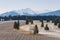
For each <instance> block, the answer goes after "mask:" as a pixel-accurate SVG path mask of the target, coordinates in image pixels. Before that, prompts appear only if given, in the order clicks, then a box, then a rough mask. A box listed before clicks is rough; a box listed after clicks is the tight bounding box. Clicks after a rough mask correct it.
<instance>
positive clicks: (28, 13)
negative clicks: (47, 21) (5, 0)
mask: <svg viewBox="0 0 60 40" xmlns="http://www.w3.org/2000/svg"><path fill="white" fill-rule="evenodd" d="M9 15H11V16H17V15H26V16H35V15H37V13H36V12H35V11H33V10H31V9H29V8H26V9H22V10H15V11H10V12H6V13H3V14H1V15H0V16H9Z"/></svg>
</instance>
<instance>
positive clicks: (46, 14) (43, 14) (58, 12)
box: [40, 10, 60, 16]
mask: <svg viewBox="0 0 60 40" xmlns="http://www.w3.org/2000/svg"><path fill="white" fill-rule="evenodd" d="M40 15H42V16H49V15H52V16H54V15H55V16H60V10H56V11H52V12H48V13H42V14H40Z"/></svg>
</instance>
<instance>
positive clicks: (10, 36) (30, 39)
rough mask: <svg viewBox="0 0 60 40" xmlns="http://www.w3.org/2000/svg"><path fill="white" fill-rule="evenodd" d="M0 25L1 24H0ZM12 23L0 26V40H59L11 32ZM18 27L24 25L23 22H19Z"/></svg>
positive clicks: (57, 39) (45, 36)
mask: <svg viewBox="0 0 60 40" xmlns="http://www.w3.org/2000/svg"><path fill="white" fill-rule="evenodd" d="M0 23H1V22H0ZM13 23H14V22H5V23H2V24H0V40H60V38H55V37H48V36H47V35H42V34H39V35H32V34H22V33H20V32H15V31H13V30H14V29H13ZM20 23H21V24H20V25H21V26H23V25H25V22H23V21H20Z"/></svg>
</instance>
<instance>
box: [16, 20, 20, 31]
mask: <svg viewBox="0 0 60 40" xmlns="http://www.w3.org/2000/svg"><path fill="white" fill-rule="evenodd" d="M19 26H20V25H19V20H18V22H17V29H18V30H19Z"/></svg>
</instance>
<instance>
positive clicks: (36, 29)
mask: <svg viewBox="0 0 60 40" xmlns="http://www.w3.org/2000/svg"><path fill="white" fill-rule="evenodd" d="M37 33H38V27H37V25H35V28H34V34H37Z"/></svg>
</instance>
